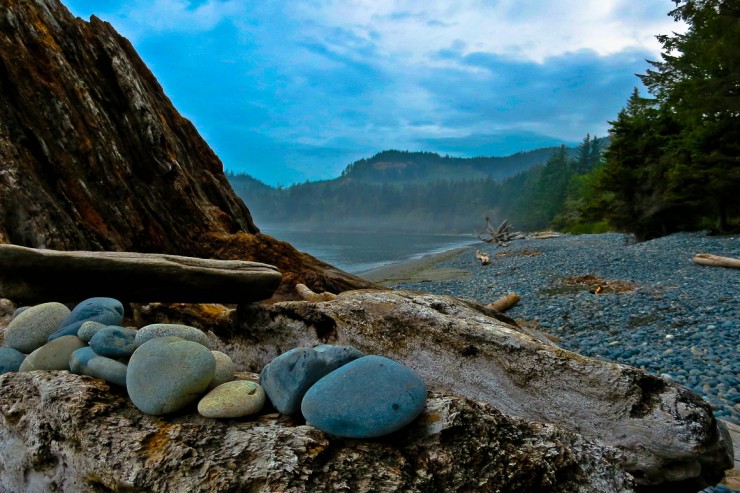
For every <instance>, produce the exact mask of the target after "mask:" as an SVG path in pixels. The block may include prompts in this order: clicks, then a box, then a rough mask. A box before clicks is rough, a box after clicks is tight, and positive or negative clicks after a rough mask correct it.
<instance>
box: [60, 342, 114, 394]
mask: <svg viewBox="0 0 740 493" xmlns="http://www.w3.org/2000/svg"><path fill="white" fill-rule="evenodd" d="M69 369H70V371H71V372H72V373H76V374H78V375H87V376H90V377H95V378H101V379H103V380H105V381H106V382H110V383H114V384H116V385H119V386H121V387H125V386H126V371H127V369H128V368H127V366H126V365H124V364H123V363H121V362H120V361H116V360H114V359H111V358H106V357H105V356H100V355H99V354H96V353H95V351H93V349H92V348H91V347H83V348H80V349H78V350H76V351H75V352H73V353H72V354H71V355H70V357H69Z"/></svg>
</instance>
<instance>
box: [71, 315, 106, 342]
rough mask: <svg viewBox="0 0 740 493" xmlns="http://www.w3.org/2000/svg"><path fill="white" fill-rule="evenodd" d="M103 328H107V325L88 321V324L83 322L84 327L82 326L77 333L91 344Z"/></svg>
mask: <svg viewBox="0 0 740 493" xmlns="http://www.w3.org/2000/svg"><path fill="white" fill-rule="evenodd" d="M103 327H107V325H105V324H101V323H100V322H93V321H92V320H88V321H87V322H83V323H82V325H80V328H79V330H78V331H77V337H79V338H80V339H82V340H83V341H85V342H87V343H89V342H90V339H92V338H93V336H94V335H95V333H96V332H97V331H99V330H100V329H102V328H103Z"/></svg>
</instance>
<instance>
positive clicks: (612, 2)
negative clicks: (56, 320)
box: [66, 0, 681, 184]
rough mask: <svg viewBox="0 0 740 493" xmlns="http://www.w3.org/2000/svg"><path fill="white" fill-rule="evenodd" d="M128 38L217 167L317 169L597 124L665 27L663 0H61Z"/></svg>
mask: <svg viewBox="0 0 740 493" xmlns="http://www.w3.org/2000/svg"><path fill="white" fill-rule="evenodd" d="M66 3H67V4H68V5H69V7H70V8H71V9H72V10H73V12H77V13H78V15H82V14H85V15H89V13H96V14H97V15H99V16H100V17H102V18H103V19H105V20H108V21H110V22H112V23H113V25H114V26H115V28H116V29H117V30H119V31H120V32H121V33H122V34H124V35H125V36H127V37H130V38H131V39H132V41H133V43H134V46H136V49H137V50H138V51H139V52H140V54H141V55H142V58H143V59H144V60H145V61H146V62H147V64H148V65H149V66H150V68H151V69H152V71H153V72H154V74H155V75H156V76H157V78H158V79H159V80H160V83H161V84H162V86H163V87H164V88H165V91H166V93H167V94H168V96H170V98H171V99H172V101H173V102H174V103H175V106H176V107H177V108H178V109H179V110H180V111H181V112H182V113H183V114H184V115H185V116H186V117H188V118H190V119H191V120H193V122H194V123H195V125H196V126H197V127H198V129H199V130H200V131H201V133H202V134H203V136H204V137H205V138H206V140H207V141H208V142H209V143H210V144H211V146H212V147H213V148H214V150H216V152H217V153H218V154H219V156H220V157H221V158H222V160H223V161H224V163H225V165H226V167H227V168H229V169H232V170H237V171H245V172H248V173H250V174H252V175H254V176H255V177H257V178H259V179H261V180H263V181H266V182H268V183H273V184H274V183H283V184H289V183H292V182H300V181H304V180H305V179H307V178H311V179H318V178H322V179H323V178H330V177H332V176H337V175H338V174H339V172H340V171H341V170H342V169H343V168H344V167H345V166H346V165H347V164H349V163H351V162H352V161H354V160H356V159H359V158H362V157H367V156H369V155H372V154H374V153H376V152H378V151H381V150H383V149H388V148H397V149H408V150H432V151H439V152H444V153H447V152H449V153H451V154H454V155H458V156H475V155H480V154H491V155H504V154H507V153H511V152H514V151H518V150H526V149H530V148H533V147H540V146H544V145H552V144H558V143H561V142H573V143H576V142H578V141H580V140H581V139H582V138H583V136H584V135H585V134H586V132H590V133H592V134H598V135H603V134H605V133H606V130H607V128H608V124H607V123H606V122H607V120H609V119H613V118H615V117H616V114H617V112H618V111H619V109H620V108H621V107H622V106H623V105H624V102H625V101H626V100H627V98H628V97H629V93H630V91H631V89H632V87H633V86H635V85H638V84H639V80H638V79H637V78H636V77H635V76H634V74H635V73H641V72H644V70H645V69H646V68H647V64H646V62H645V59H646V58H649V59H655V58H657V55H658V52H659V46H658V44H657V42H656V40H655V38H654V35H655V34H658V33H667V32H670V31H672V30H680V27H681V26H680V25H677V24H674V23H673V21H672V20H671V18H670V17H668V16H667V15H666V13H667V12H668V11H669V10H670V9H671V8H672V5H673V4H672V2H671V1H670V0H658V1H654V2H642V3H639V4H636V3H634V2H633V1H628V0H603V1H602V2H592V1H590V0H589V1H587V0H580V1H575V0H570V1H567V0H559V1H552V2H542V1H540V0H498V1H490V0H459V1H457V2H448V1H442V0H424V1H421V0H341V1H340V0H304V1H300V2H299V1H293V2H261V1H256V0H253V1H245V0H199V1H193V0H190V1H188V0H148V1H146V2H145V1H144V0H134V1H132V2H123V0H100V1H99V2H95V3H93V2H90V1H85V0H67V2H66Z"/></svg>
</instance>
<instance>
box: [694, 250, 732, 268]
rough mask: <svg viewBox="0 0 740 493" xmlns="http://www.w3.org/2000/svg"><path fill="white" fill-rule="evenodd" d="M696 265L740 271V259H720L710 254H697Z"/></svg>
mask: <svg viewBox="0 0 740 493" xmlns="http://www.w3.org/2000/svg"><path fill="white" fill-rule="evenodd" d="M693 260H694V263H695V264H700V265H711V266H712V267H729V268H730V269H740V258H732V257H720V256H719V255H710V254H708V253H697V254H696V255H694V258H693Z"/></svg>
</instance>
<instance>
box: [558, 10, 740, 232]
mask: <svg viewBox="0 0 740 493" xmlns="http://www.w3.org/2000/svg"><path fill="white" fill-rule="evenodd" d="M676 4H677V8H676V9H674V10H673V11H671V12H670V15H672V16H673V17H674V18H675V19H676V20H682V21H685V22H686V23H687V24H688V26H689V29H688V31H687V32H686V33H684V34H673V35H671V36H658V40H659V41H660V42H661V43H662V45H663V53H662V55H661V58H662V60H661V61H658V62H650V63H651V66H652V68H651V69H650V70H648V71H647V73H646V74H643V75H641V76H640V78H641V79H642V82H643V84H644V85H645V86H646V87H647V88H648V91H649V92H650V94H651V95H652V97H651V98H644V97H641V96H640V94H639V92H638V90H637V89H635V90H634V92H633V93H632V95H631V97H630V98H629V101H628V102H627V105H626V107H625V108H624V109H623V110H622V111H621V112H620V113H619V115H618V116H617V119H616V120H615V121H613V122H610V123H611V125H612V129H611V145H610V147H609V150H608V151H607V152H606V154H605V160H604V164H603V166H601V167H599V168H598V169H596V170H595V171H594V172H593V173H591V174H590V175H588V176H587V177H584V180H583V183H582V185H583V189H582V190H581V194H580V197H578V198H577V200H576V201H575V203H573V204H571V209H570V210H571V212H572V214H571V215H570V216H568V217H564V218H562V219H563V220H564V221H563V222H562V224H560V226H565V227H571V228H578V227H579V226H583V225H587V224H589V223H590V222H593V221H606V222H607V223H608V225H609V227H611V228H612V229H616V230H621V231H628V232H632V233H635V234H636V236H637V237H638V238H640V239H649V238H653V237H657V236H661V235H665V234H669V233H672V232H675V231H681V230H696V229H715V230H718V231H721V232H725V231H730V230H733V229H735V230H736V229H737V228H738V225H740V199H739V198H738V196H739V195H740V1H739V0H727V1H723V0H689V1H685V0H684V1H677V2H676Z"/></svg>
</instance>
